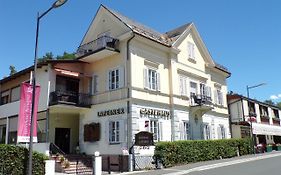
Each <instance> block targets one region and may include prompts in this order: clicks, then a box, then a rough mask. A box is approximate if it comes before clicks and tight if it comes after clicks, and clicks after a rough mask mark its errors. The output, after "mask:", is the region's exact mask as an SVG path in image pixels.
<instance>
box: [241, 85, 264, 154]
mask: <svg viewBox="0 0 281 175" xmlns="http://www.w3.org/2000/svg"><path fill="white" fill-rule="evenodd" d="M263 85H266V83H260V84H257V85H254V86H248V85H247V86H246V88H247V98H248V100H249V99H250V92H249V90H250V89H254V88H257V87H260V86H263ZM252 116H253V114H252V113H250V111H249V120H250V132H251V142H252V143H251V144H252V149H253V153H254V154H255V144H254V134H253V122H252Z"/></svg>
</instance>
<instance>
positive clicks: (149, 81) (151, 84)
mask: <svg viewBox="0 0 281 175" xmlns="http://www.w3.org/2000/svg"><path fill="white" fill-rule="evenodd" d="M144 87H145V88H146V89H149V90H152V91H160V74H159V72H157V69H152V68H145V69H144Z"/></svg>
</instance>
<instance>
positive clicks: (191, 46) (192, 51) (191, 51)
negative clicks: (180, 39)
mask: <svg viewBox="0 0 281 175" xmlns="http://www.w3.org/2000/svg"><path fill="white" fill-rule="evenodd" d="M187 51H188V58H189V59H192V60H195V44H193V43H192V42H190V41H188V42H187Z"/></svg>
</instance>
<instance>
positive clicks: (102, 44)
mask: <svg viewBox="0 0 281 175" xmlns="http://www.w3.org/2000/svg"><path fill="white" fill-rule="evenodd" d="M118 43H119V40H118V39H115V38H112V37H110V36H102V37H99V38H98V39H96V40H94V41H91V42H89V43H86V44H84V45H81V46H80V47H79V48H78V50H77V55H78V56H79V57H80V59H81V60H83V61H86V62H94V61H97V60H99V59H102V58H105V57H108V56H112V55H114V54H116V53H119V52H120V51H119V50H118V49H117V47H118Z"/></svg>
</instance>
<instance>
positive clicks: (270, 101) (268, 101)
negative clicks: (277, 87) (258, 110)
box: [264, 100, 275, 105]
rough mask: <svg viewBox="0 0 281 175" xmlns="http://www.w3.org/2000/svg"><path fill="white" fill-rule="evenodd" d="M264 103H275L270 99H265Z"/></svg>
mask: <svg viewBox="0 0 281 175" xmlns="http://www.w3.org/2000/svg"><path fill="white" fill-rule="evenodd" d="M264 103H266V104H269V105H275V103H274V102H273V101H272V100H265V101H264Z"/></svg>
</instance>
